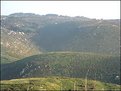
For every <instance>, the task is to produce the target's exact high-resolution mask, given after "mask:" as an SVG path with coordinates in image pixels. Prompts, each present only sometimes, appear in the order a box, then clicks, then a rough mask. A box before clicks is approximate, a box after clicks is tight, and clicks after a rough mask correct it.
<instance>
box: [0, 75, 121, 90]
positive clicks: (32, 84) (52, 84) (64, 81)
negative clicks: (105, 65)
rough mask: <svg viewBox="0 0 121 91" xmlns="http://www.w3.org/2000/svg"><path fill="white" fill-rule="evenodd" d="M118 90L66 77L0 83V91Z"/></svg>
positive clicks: (13, 80)
mask: <svg viewBox="0 0 121 91" xmlns="http://www.w3.org/2000/svg"><path fill="white" fill-rule="evenodd" d="M86 81H87V84H86ZM120 89H121V88H120V85H116V84H109V83H103V82H100V81H95V80H88V79H87V80H84V79H81V78H67V77H43V78H24V79H12V80H5V81H1V91H6V90H7V91H8V90H9V91H44V90H53V91H54V90H58V91H62V90H64V91H72V90H73V91H86V90H87V91H94V90H96V91H99V90H103V91H104V90H105V91H119V90H120Z"/></svg>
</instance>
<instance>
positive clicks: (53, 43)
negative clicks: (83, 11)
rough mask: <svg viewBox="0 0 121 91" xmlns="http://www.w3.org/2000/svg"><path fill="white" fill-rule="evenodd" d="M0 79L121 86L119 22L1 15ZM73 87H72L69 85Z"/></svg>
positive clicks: (52, 16)
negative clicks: (71, 79)
mask: <svg viewBox="0 0 121 91" xmlns="http://www.w3.org/2000/svg"><path fill="white" fill-rule="evenodd" d="M1 73H2V74H1V80H7V79H8V80H9V79H17V78H28V77H46V76H59V77H61V76H65V77H74V78H83V79H85V77H86V76H87V74H88V79H92V80H98V81H102V82H105V83H114V84H120V20H119V19H115V20H102V19H100V20H99V19H90V18H86V17H80V16H77V17H69V16H61V15H57V14H47V15H36V14H34V13H14V14H11V15H8V16H1ZM69 84H70V83H69Z"/></svg>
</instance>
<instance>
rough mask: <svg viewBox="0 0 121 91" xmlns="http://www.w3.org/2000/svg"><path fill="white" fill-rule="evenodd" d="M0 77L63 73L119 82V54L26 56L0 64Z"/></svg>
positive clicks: (71, 53)
mask: <svg viewBox="0 0 121 91" xmlns="http://www.w3.org/2000/svg"><path fill="white" fill-rule="evenodd" d="M1 71H2V72H1V73H2V74H1V79H2V80H3V79H16V78H26V77H45V76H66V77H74V78H76V77H78V78H85V77H86V76H87V77H88V78H89V79H95V80H100V81H104V82H108V83H116V84H120V57H119V56H112V55H101V54H94V53H78V52H77V53H74V52H57V53H53V52H52V53H45V54H40V55H34V56H30V57H26V58H24V59H22V60H19V61H16V62H12V63H9V64H3V65H1Z"/></svg>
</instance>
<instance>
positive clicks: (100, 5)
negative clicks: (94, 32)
mask: <svg viewBox="0 0 121 91" xmlns="http://www.w3.org/2000/svg"><path fill="white" fill-rule="evenodd" d="M19 12H23V13H35V14H40V15H45V14H58V15H65V16H72V17H74V16H84V17H88V18H96V19H120V1H1V14H2V15H9V14H12V13H19Z"/></svg>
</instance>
